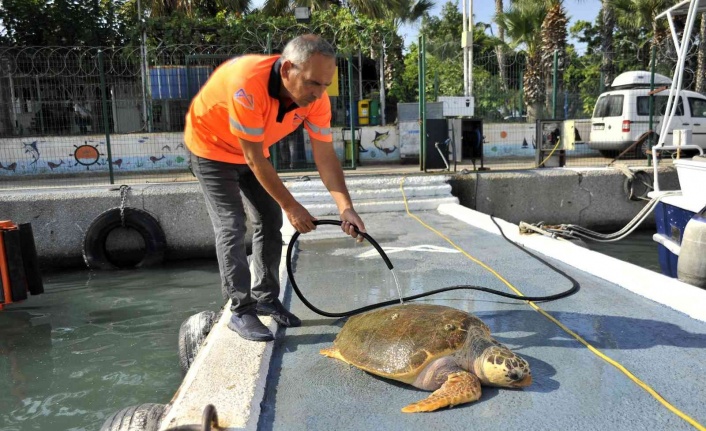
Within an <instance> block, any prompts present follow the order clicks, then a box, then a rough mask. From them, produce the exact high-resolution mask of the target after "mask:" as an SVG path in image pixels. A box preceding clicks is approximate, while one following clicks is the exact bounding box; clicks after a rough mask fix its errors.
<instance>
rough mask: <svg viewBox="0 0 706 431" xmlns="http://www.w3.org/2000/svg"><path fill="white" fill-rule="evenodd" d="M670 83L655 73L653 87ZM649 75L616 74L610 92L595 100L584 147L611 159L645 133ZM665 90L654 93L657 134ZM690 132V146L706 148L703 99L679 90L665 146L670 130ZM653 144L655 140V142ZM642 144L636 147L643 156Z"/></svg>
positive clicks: (647, 73) (705, 116)
mask: <svg viewBox="0 0 706 431" xmlns="http://www.w3.org/2000/svg"><path fill="white" fill-rule="evenodd" d="M671 84H672V80H671V79H669V78H668V77H666V76H664V75H660V74H655V88H660V87H664V86H667V87H668V86H669V85H671ZM649 92H650V72H645V71H635V72H625V73H622V74H620V75H618V76H617V77H616V78H615V80H613V84H612V85H611V90H610V91H606V92H605V93H603V94H601V95H600V97H599V98H598V101H596V106H595V108H594V110H593V117H592V118H591V135H590V139H589V142H588V146H589V147H590V148H593V149H595V150H598V151H600V152H601V154H603V155H604V156H606V157H615V156H616V155H618V153H619V152H621V151H623V150H625V149H626V148H628V147H629V146H630V145H632V144H633V143H634V142H635V141H636V140H637V139H638V138H640V136H642V134H643V133H645V132H647V131H648V130H649V120H650V109H649V106H650V105H649V103H650V96H649ZM668 97H669V91H668V90H665V91H661V92H659V93H657V94H655V98H654V111H653V112H654V116H653V123H654V124H653V128H652V129H653V130H654V131H655V132H656V133H659V132H660V130H661V126H660V121H661V120H662V116H663V115H664V111H665V109H666V107H667V98H668ZM674 129H691V135H692V143H693V144H695V145H698V146H700V147H701V148H704V149H706V97H705V96H703V95H701V94H699V93H696V92H694V91H686V90H683V91H682V92H681V97H680V100H678V101H677V112H676V114H675V116H674V119H673V120H672V123H671V124H670V126H669V129H668V133H669V135H668V136H666V137H665V140H664V143H665V145H671V144H672V139H673V138H672V130H674ZM655 143H656V141H655ZM645 148H646V146H645V145H643V146H641V148H636V152H637V154H638V155H643V154H644V149H645Z"/></svg>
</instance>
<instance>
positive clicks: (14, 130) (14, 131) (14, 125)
mask: <svg viewBox="0 0 706 431" xmlns="http://www.w3.org/2000/svg"><path fill="white" fill-rule="evenodd" d="M4 66H5V67H6V68H7V79H8V81H9V82H10V117H11V118H12V134H13V135H17V134H19V130H18V129H19V127H18V126H19V124H18V123H17V114H19V112H18V110H17V109H16V106H15V84H14V83H13V82H12V69H11V66H10V60H5V62H4ZM17 102H18V104H19V103H22V102H21V101H20V99H19V98H17ZM20 112H21V111H20Z"/></svg>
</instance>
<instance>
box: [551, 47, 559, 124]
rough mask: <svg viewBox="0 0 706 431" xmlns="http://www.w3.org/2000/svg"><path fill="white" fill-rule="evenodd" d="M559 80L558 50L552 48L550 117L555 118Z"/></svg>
mask: <svg viewBox="0 0 706 431" xmlns="http://www.w3.org/2000/svg"><path fill="white" fill-rule="evenodd" d="M558 81H559V50H557V49H555V50H554V76H553V77H552V119H555V118H556V96H557V94H556V87H557V86H558Z"/></svg>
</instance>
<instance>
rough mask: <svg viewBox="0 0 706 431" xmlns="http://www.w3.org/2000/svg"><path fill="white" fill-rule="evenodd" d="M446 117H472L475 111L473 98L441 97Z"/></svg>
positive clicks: (440, 100)
mask: <svg viewBox="0 0 706 431" xmlns="http://www.w3.org/2000/svg"><path fill="white" fill-rule="evenodd" d="M439 102H441V103H442V112H443V115H444V117H472V116H473V112H474V110H475V106H474V103H473V96H468V97H466V96H458V97H448V96H445V97H439Z"/></svg>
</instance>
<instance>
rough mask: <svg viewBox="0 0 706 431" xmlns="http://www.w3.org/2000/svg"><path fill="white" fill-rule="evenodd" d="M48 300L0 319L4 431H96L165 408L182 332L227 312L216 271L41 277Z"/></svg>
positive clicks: (197, 265) (203, 267)
mask: <svg viewBox="0 0 706 431" xmlns="http://www.w3.org/2000/svg"><path fill="white" fill-rule="evenodd" d="M44 285H45V293H44V294H42V295H38V296H30V297H29V299H28V300H27V301H24V302H21V303H17V304H11V305H9V306H7V307H6V308H5V310H4V311H0V388H1V389H0V405H1V406H2V408H0V430H2V431H11V430H12V431H25V430H43V431H44V430H71V431H74V430H76V431H77V430H91V431H92V430H97V429H99V428H100V427H101V425H102V424H103V422H104V421H105V419H106V418H107V417H108V416H109V415H111V414H112V413H114V412H116V411H118V410H120V409H122V408H125V407H128V406H132V405H138V404H142V403H159V404H167V403H168V402H169V401H170V400H171V398H172V396H173V395H174V392H175V391H176V390H177V388H178V387H179V385H180V383H181V380H182V374H181V370H180V368H179V358H178V333H179V326H180V325H181V323H182V322H183V321H184V320H185V319H187V318H188V317H189V316H191V315H193V314H196V313H198V312H200V311H204V310H214V311H216V310H218V309H219V308H220V307H222V305H223V300H222V299H221V292H220V287H219V285H220V279H219V276H218V265H217V263H216V262H215V261H195V262H188V263H184V262H178V263H175V264H170V265H166V266H164V267H162V268H159V269H150V270H125V271H93V272H91V271H87V270H75V271H66V272H59V273H53V274H45V275H44Z"/></svg>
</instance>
